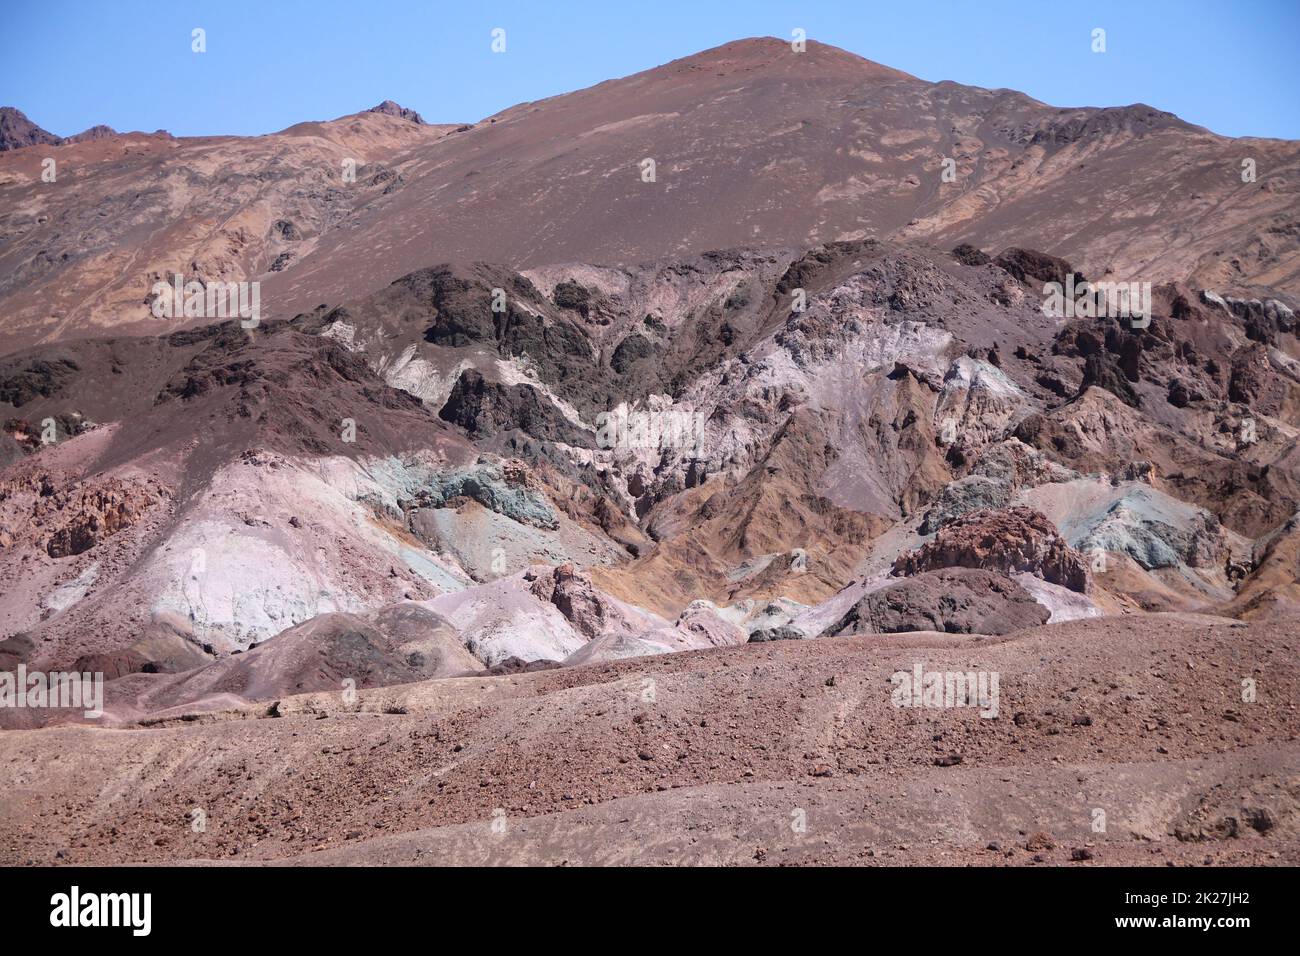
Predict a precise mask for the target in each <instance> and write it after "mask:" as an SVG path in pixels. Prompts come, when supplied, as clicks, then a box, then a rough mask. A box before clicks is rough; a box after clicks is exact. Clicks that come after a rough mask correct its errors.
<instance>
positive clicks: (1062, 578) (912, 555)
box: [894, 507, 1088, 592]
mask: <svg viewBox="0 0 1300 956" xmlns="http://www.w3.org/2000/svg"><path fill="white" fill-rule="evenodd" d="M954 567H957V568H987V569H990V570H995V571H1002V572H1003V573H1005V574H1012V573H1015V572H1019V571H1028V572H1030V573H1032V574H1036V575H1038V576H1039V577H1041V578H1042V579H1043V580H1044V581H1049V582H1051V583H1052V584H1059V585H1061V586H1062V587H1067V588H1069V589H1070V590H1072V591H1080V592H1083V591H1086V590H1087V589H1088V567H1087V564H1086V563H1085V562H1084V559H1083V557H1082V555H1080V554H1079V552H1077V551H1075V550H1074V549H1073V548H1071V547H1070V546H1069V545H1068V544H1066V543H1065V539H1064V538H1062V537H1061V535H1060V534H1059V533H1058V532H1057V530H1056V527H1055V526H1054V525H1053V524H1052V522H1050V521H1048V520H1047V518H1046V516H1044V515H1042V514H1040V513H1039V512H1037V511H1034V510H1033V509H1032V508H1020V507H1013V508H1007V509H1005V510H1001V511H995V510H990V509H985V510H981V511H972V512H971V513H970V514H967V515H963V516H962V517H960V518H958V519H956V520H955V521H953V522H951V523H950V524H948V525H946V526H944V527H943V528H941V529H940V530H939V533H938V534H937V535H936V536H935V539H934V540H933V541H931V542H929V543H928V544H925V545H923V546H922V547H920V548H918V549H917V550H916V551H912V552H909V553H907V554H903V555H900V556H899V557H898V559H897V560H896V561H895V562H894V573H895V574H902V575H912V574H919V573H921V572H923V571H933V570H935V569H937V568H954Z"/></svg>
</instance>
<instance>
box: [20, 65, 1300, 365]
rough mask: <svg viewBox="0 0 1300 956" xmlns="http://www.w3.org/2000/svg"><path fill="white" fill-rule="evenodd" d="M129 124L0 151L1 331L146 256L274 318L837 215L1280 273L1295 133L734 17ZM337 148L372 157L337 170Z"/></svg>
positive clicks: (84, 293)
mask: <svg viewBox="0 0 1300 956" xmlns="http://www.w3.org/2000/svg"><path fill="white" fill-rule="evenodd" d="M129 142H130V145H128V144H127V141H124V140H123V139H122V138H121V137H114V138H111V139H109V140H104V141H98V142H91V143H85V144H81V145H80V146H78V147H75V151H74V148H72V147H66V148H63V149H60V150H59V151H58V152H59V153H60V155H64V156H65V157H66V159H65V162H66V166H62V167H61V168H62V169H66V170H67V172H66V174H64V173H61V174H60V180H59V182H58V184H57V185H54V186H50V187H48V188H46V184H41V183H40V179H39V157H37V156H36V155H34V154H35V152H36V151H34V150H27V151H22V150H20V151H18V152H17V153H16V154H13V155H9V156H5V157H0V208H9V209H11V210H12V211H11V212H10V213H8V214H7V215H6V216H4V217H3V218H0V235H3V239H2V240H0V311H3V313H4V314H5V315H6V318H7V319H8V320H9V321H8V328H7V334H6V336H5V340H4V342H3V343H0V348H2V349H4V350H11V349H14V348H18V347H20V346H22V345H24V344H28V343H30V342H33V341H37V340H50V339H52V338H55V337H59V336H64V335H80V334H87V333H89V332H91V331H92V330H94V329H96V328H97V327H102V326H105V325H109V324H112V325H118V326H125V327H133V328H134V329H135V331H140V332H142V331H146V330H150V329H154V330H156V329H157V327H158V320H152V319H151V318H150V316H149V312H148V308H147V305H146V297H147V294H148V291H149V288H150V286H151V285H152V283H153V281H155V279H156V275H155V274H156V273H162V272H167V271H168V270H172V269H182V270H184V271H185V272H186V273H187V274H193V275H197V276H198V277H200V278H205V279H213V278H223V279H239V278H242V279H250V280H251V279H255V278H258V277H261V278H262V279H263V280H264V282H265V288H264V289H263V290H262V292H263V295H262V306H263V310H264V313H265V314H267V315H272V316H291V315H293V314H295V313H296V312H300V311H306V310H308V309H310V308H312V307H314V306H316V305H317V304H319V303H321V302H329V303H331V304H336V303H339V302H344V301H348V300H350V299H354V298H356V297H358V296H361V295H364V294H367V293H369V292H372V291H375V290H377V289H379V288H382V287H383V286H385V285H386V284H388V283H389V282H392V281H393V280H395V279H397V278H398V277H400V276H402V275H405V274H407V273H410V272H412V271H414V270H416V269H420V268H424V267H426V266H428V265H429V264H430V263H434V262H444V261H449V260H450V261H468V260H484V261H492V262H499V263H501V264H503V265H508V266H511V267H513V268H525V267H534V266H540V265H546V264H551V263H557V262H566V261H580V262H593V263H601V264H607V265H608V264H621V263H632V262H640V261H648V260H657V259H660V258H662V257H669V256H672V257H675V258H680V257H683V256H688V255H691V254H696V253H700V252H703V251H706V250H709V249H719V248H729V247H733V246H738V245H750V246H758V247H767V248H775V247H794V248H806V247H807V246H809V245H816V244H820V243H822V242H826V241H832V240H836V239H844V238H856V237H862V236H876V237H886V236H894V237H905V238H926V239H930V240H932V241H934V242H935V243H936V244H941V245H945V246H949V245H952V244H955V243H956V242H960V241H972V242H975V243H976V244H980V245H983V246H986V247H988V248H989V249H990V251H994V252H996V251H998V250H999V249H1001V248H1003V247H1004V246H1007V245H1020V246H1026V247H1030V248H1037V249H1042V250H1044V251H1046V252H1050V253H1054V254H1056V255H1061V256H1065V257H1066V258H1068V259H1069V260H1070V261H1071V262H1073V263H1074V264H1075V265H1076V266H1078V267H1080V268H1081V269H1082V270H1083V271H1085V272H1086V273H1088V274H1090V275H1102V274H1103V273H1105V271H1106V270H1107V269H1113V270H1114V273H1115V275H1116V276H1117V277H1133V278H1137V279H1145V280H1150V281H1153V282H1154V281H1160V280H1165V279H1191V280H1193V281H1195V282H1196V283H1197V284H1198V285H1199V286H1201V287H1209V288H1216V289H1221V290H1231V289H1234V288H1237V289H1245V288H1249V287H1253V286H1257V285H1270V286H1273V287H1275V288H1277V289H1281V290H1292V291H1295V290H1300V272H1298V269H1300V254H1298V250H1300V243H1297V241H1296V235H1297V228H1296V227H1297V222H1300V203H1298V201H1297V193H1296V191H1295V189H1296V187H1295V186H1294V185H1293V184H1294V183H1295V182H1296V181H1297V177H1296V175H1295V174H1296V172H1297V171H1298V170H1300V144H1296V143H1293V142H1287V141H1277V140H1256V139H1243V140H1233V139H1228V138H1225V137H1221V136H1216V135H1214V134H1212V133H1210V132H1208V131H1206V130H1203V129H1200V128H1197V127H1194V126H1191V125H1189V124H1187V123H1184V122H1183V121H1181V120H1179V119H1178V118H1177V117H1174V116H1172V115H1170V114H1167V113H1162V112H1159V111H1158V110H1155V109H1152V108H1150V107H1147V106H1142V105H1137V106H1130V107H1122V108H1107V109H1057V108H1054V107H1050V106H1047V105H1045V104H1042V103H1039V102H1037V101H1035V100H1033V99H1031V98H1029V97H1027V96H1024V95H1022V94H1020V93H1016V92H1014V91H1009V90H984V89H979V88H975V87H968V86H962V85H960V84H957V83H952V82H943V83H937V84H931V83H927V82H925V81H922V80H919V79H917V78H915V77H911V76H908V75H907V74H904V73H900V72H898V71H895V70H891V69H888V68H886V67H883V66H880V65H879V64H875V63H871V62H869V61H867V60H864V59H861V58H859V57H857V56H855V55H853V54H850V53H847V52H845V51H843V50H838V49H836V48H834V47H828V46H824V45H821V44H817V43H810V44H809V46H808V49H807V50H806V51H805V52H803V53H795V52H793V51H792V50H791V49H790V46H789V44H787V43H784V42H782V41H779V40H775V39H750V40H741V41H736V42H734V43H729V44H726V45H724V46H721V47H718V48H716V49H712V50H707V51H705V52H703V53H699V54H696V55H694V56H691V57H687V58H685V59H681V60H677V61H674V62H672V63H669V64H666V65H665V66H662V67H658V68H656V69H653V70H648V71H646V72H643V73H639V74H636V75H634V76H629V77H625V78H622V79H618V80H611V81H609V82H606V83H601V84H599V85H597V86H594V87H591V88H589V89H585V90H580V91H578V92H575V93H571V94H567V95H564V96H559V97H554V98H552V99H548V100H543V101H539V102H535V103H525V104H521V105H519V106H515V107H512V108H511V109H508V110H506V111H504V112H502V113H500V114H498V115H497V116H494V117H491V118H490V119H488V120H484V121H483V122H480V123H479V124H477V125H476V126H474V127H473V128H459V129H453V128H450V127H425V126H419V125H417V124H415V123H413V122H411V121H410V120H407V119H403V118H401V116H399V115H387V114H385V113H367V114H360V115H358V116H354V117H347V118H344V119H342V120H336V121H334V122H333V123H325V124H302V125H300V126H296V127H293V128H291V129H289V130H285V131H283V132H282V133H278V134H275V135H273V136H266V137H257V138H252V139H237V138H219V139H198V140H181V141H174V142H162V143H154V142H151V141H149V140H143V141H129ZM65 150H66V152H65ZM354 155H355V156H356V158H358V159H359V161H363V162H364V163H366V164H372V165H371V166H369V167H367V168H366V169H365V170H364V171H362V172H359V173H358V177H357V181H356V183H354V184H347V183H344V182H343V180H342V169H341V165H340V163H341V160H342V159H343V158H347V157H348V156H354ZM163 156H166V158H167V164H166V168H165V169H164V167H163V164H162V162H161V160H162V158H163ZM1245 158H1250V159H1253V160H1254V161H1255V164H1256V168H1257V170H1258V181H1257V182H1255V183H1243V182H1242V181H1241V163H1242V160H1243V159H1245ZM645 159H653V160H654V161H655V175H654V181H653V182H645V181H643V178H642V177H643V174H642V161H643V160H645ZM944 159H951V160H953V161H954V162H955V165H954V166H953V169H954V171H955V174H956V177H955V181H954V182H951V183H945V182H943V177H942V175H941V174H942V172H943V169H944V162H943V161H944ZM92 162H93V163H94V164H95V165H94V166H93V169H86V168H85V167H86V165H87V164H89V163H92ZM91 173H93V175H90V174H91ZM281 223H288V224H289V225H288V226H282V225H280V224H281ZM503 223H509V228H503V227H502V224H503ZM168 327H169V328H170V327H172V326H168ZM101 331H102V330H101Z"/></svg>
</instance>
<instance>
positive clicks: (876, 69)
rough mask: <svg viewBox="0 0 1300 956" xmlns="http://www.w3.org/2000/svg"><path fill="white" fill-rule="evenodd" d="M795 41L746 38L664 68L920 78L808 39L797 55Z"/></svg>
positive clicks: (685, 58)
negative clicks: (781, 70) (808, 71)
mask: <svg viewBox="0 0 1300 956" xmlns="http://www.w3.org/2000/svg"><path fill="white" fill-rule="evenodd" d="M793 43H794V40H793V38H789V39H782V38H781V37H771V36H767V37H746V38H744V39H741V40H731V41H730V42H728V43H723V44H721V45H719V46H715V47H710V48H709V49H707V50H701V51H700V52H699V53H693V54H691V55H690V56H686V57H682V58H681V59H678V60H673V61H672V62H671V63H667V64H665V65H664V67H662V68H661V69H667V70H671V71H674V72H680V71H692V70H710V71H712V72H715V73H718V74H719V75H726V74H730V73H748V72H750V71H752V70H757V69H763V68H781V67H789V68H791V69H807V68H808V67H815V68H817V69H818V70H819V71H829V72H832V73H843V74H846V75H847V74H858V75H864V76H868V77H871V76H875V77H878V78H881V79H906V80H915V79H916V77H914V76H912V75H911V74H909V73H904V72H903V71H902V70H895V69H893V68H892V67H888V66H885V65H884V64H882V63H877V62H875V61H874V60H868V59H866V58H865V57H861V56H858V55H857V54H856V53H851V52H849V51H848V50H845V49H841V48H840V47H837V46H831V45H830V44H828V43H821V42H819V41H817V40H812V39H808V40H806V41H805V43H804V48H803V49H802V51H799V52H796V51H795V49H794V46H793Z"/></svg>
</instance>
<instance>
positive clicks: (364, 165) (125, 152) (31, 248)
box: [0, 112, 455, 352]
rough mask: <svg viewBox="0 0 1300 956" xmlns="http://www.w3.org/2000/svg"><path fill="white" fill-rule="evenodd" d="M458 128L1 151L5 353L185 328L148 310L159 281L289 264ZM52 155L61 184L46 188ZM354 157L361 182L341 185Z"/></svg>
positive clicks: (364, 127)
mask: <svg viewBox="0 0 1300 956" xmlns="http://www.w3.org/2000/svg"><path fill="white" fill-rule="evenodd" d="M104 129H105V130H106V129H107V128H104ZM454 129H455V127H451V126H424V125H420V124H418V123H415V122H413V121H411V120H410V119H407V118H403V117H401V116H397V115H389V114H388V113H385V112H366V113H358V114H356V115H353V116H345V117H342V118H340V119H337V120H332V121H330V122H325V123H300V124H298V125H296V126H292V127H290V128H289V129H286V130H282V131H281V132H279V133H273V134H271V135H269V136H257V137H233V136H217V137H197V138H188V139H175V138H173V137H171V136H169V135H167V134H165V133H156V134H143V133H127V134H121V135H119V134H114V133H112V131H107V132H104V133H103V134H102V135H96V133H95V131H94V130H90V131H87V133H85V134H81V135H80V136H77V137H71V138H69V139H67V140H64V141H63V142H62V144H60V145H57V146H54V145H50V146H45V147H42V148H40V149H17V150H13V151H10V152H5V153H2V154H0V315H2V316H3V317H4V319H5V330H4V334H3V336H0V351H3V352H11V351H14V350H16V349H18V348H21V347H22V346H24V345H27V344H31V343H33V342H51V341H57V340H60V339H63V338H68V337H74V338H84V337H87V336H92V335H103V334H105V333H107V332H110V331H112V332H124V333H127V334H131V335H157V334H159V333H161V332H166V331H169V330H172V329H175V328H177V327H179V325H181V324H182V323H183V321H184V320H182V319H177V320H170V319H163V320H160V319H157V318H154V317H153V315H152V314H151V312H150V308H149V302H150V292H151V290H152V287H153V284H154V283H155V282H157V281H159V280H165V281H171V277H172V276H173V275H174V274H176V273H181V274H183V275H184V276H185V277H186V279H187V280H188V279H198V280H200V281H204V282H210V281H215V280H220V281H242V280H252V279H256V278H257V277H258V276H259V275H263V274H266V273H270V272H272V271H273V270H277V269H282V268H284V267H285V266H286V265H287V264H289V263H292V262H293V261H295V259H296V258H298V257H301V256H302V255H303V254H304V253H305V251H306V250H307V249H310V248H312V247H313V246H314V245H315V244H316V242H317V241H319V238H320V236H321V235H322V234H324V233H325V232H327V231H329V230H330V229H332V228H335V227H336V226H338V225H339V224H340V223H342V222H345V221H347V219H348V217H349V216H350V215H351V214H352V212H353V210H354V209H356V208H357V207H358V206H360V205H363V204H365V203H367V202H370V201H373V200H374V199H375V198H376V197H378V196H381V195H382V194H383V193H384V191H385V190H387V189H390V188H394V184H396V183H400V181H401V172H400V170H399V169H397V168H395V167H394V166H393V165H392V164H391V163H392V160H393V157H395V156H396V155H397V154H398V153H400V152H402V151H403V150H405V149H407V148H408V147H410V146H412V145H414V144H416V143H421V142H434V141H436V140H438V139H440V138H442V137H443V136H446V135H448V134H449V133H450V132H451V131H452V130H454ZM47 159H53V160H54V164H55V165H54V167H53V170H54V181H53V182H45V181H43V180H42V172H43V170H44V169H46V168H47V167H45V166H43V162H44V161H45V160H47ZM348 160H352V161H354V162H355V174H356V175H355V182H353V183H344V182H343V178H342V177H343V171H344V163H345V161H348ZM313 304H314V303H313ZM266 311H267V310H266V309H265V307H263V314H265V313H266Z"/></svg>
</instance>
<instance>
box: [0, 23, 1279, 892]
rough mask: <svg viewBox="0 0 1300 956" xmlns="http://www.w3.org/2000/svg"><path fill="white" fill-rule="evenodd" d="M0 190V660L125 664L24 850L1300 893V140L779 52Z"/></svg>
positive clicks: (5, 835)
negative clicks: (986, 678)
mask: <svg viewBox="0 0 1300 956" xmlns="http://www.w3.org/2000/svg"><path fill="white" fill-rule="evenodd" d="M0 147H3V149H0V317H3V332H2V333H0V422H2V423H3V430H2V431H0V580H3V581H4V582H5V584H4V587H3V594H2V595H0V672H16V670H17V668H18V667H20V666H21V667H23V668H25V669H26V670H27V671H42V672H53V671H69V670H76V671H78V672H88V673H102V674H103V675H104V677H105V680H106V684H105V687H104V693H105V700H104V713H103V714H102V716H99V717H98V718H86V717H84V716H83V715H82V713H81V712H80V711H76V710H71V709H48V708H47V709H35V708H13V707H2V708H0V728H3V729H0V768H3V779H4V781H5V785H4V786H3V787H2V788H0V862H4V863H7V864H11V865H12V864H26V863H36V864H58V863H95V864H98V863H120V862H167V861H194V862H226V863H229V862H257V863H270V862H277V863H289V864H313V863H316V864H369V863H485V862H486V863H542V864H562V863H569V864H581V863H589V864H592V863H719V864H778V863H790V864H816V863H834V864H913V863H916V864H999V865H1002V864H1006V865H1019V864H1025V865H1038V864H1049V865H1050V864H1063V865H1072V866H1087V865H1098V864H1152V865H1154V864H1160V865H1163V864H1167V863H1176V864H1184V863H1185V864H1196V865H1204V864H1242V863H1291V864H1294V863H1296V862H1300V852H1298V851H1300V744H1298V743H1297V731H1298V730H1300V713H1298V712H1297V688H1298V687H1300V673H1297V671H1298V670H1300V654H1298V653H1297V652H1298V651H1300V586H1298V584H1297V572H1298V570H1300V568H1298V564H1300V519H1298V518H1297V516H1296V515H1297V508H1298V507H1300V452H1298V451H1297V434H1298V432H1297V429H1298V428H1300V340H1298V339H1297V326H1296V320H1295V311H1294V310H1295V308H1296V307H1297V305H1298V300H1300V271H1298V270H1300V199H1298V198H1297V197H1298V193H1297V190H1300V144H1297V143H1295V142H1287V141H1278V140H1241V139H1229V138H1225V137H1221V136H1218V135H1216V134H1214V133H1212V132H1210V131H1207V130H1204V129H1201V128H1198V127H1195V126H1192V125H1190V124H1188V123H1185V122H1183V121H1182V120H1180V119H1179V118H1177V117H1175V116H1172V115H1170V114H1167V113H1162V112H1160V111H1158V110H1156V109H1153V108H1151V107H1148V106H1143V105H1140V104H1139V105H1134V106H1129V107H1122V108H1106V109H1090V108H1078V109H1075V108H1069V109H1063V108H1058V107H1054V106H1047V105H1045V104H1042V103H1038V102H1036V101H1034V100H1032V99H1030V98H1028V97H1026V96H1024V95H1022V94H1019V93H1015V92H1013V91H1009V90H983V89H977V88H973V87H966V86H961V85H959V84H956V83H951V82H944V83H937V84H932V83H927V82H924V81H922V80H919V79H917V78H915V77H911V76H908V75H906V74H903V73H900V72H898V71H895V70H891V69H888V68H886V67H883V66H880V65H878V64H874V63H871V62H868V61H866V60H862V59H860V58H858V57H856V56H854V55H852V54H849V53H846V52H844V51H841V50H837V49H835V48H832V47H827V46H822V45H819V44H815V43H810V44H809V45H808V49H807V50H806V51H805V52H803V53H795V52H794V51H792V50H791V48H790V46H789V45H788V44H786V43H783V42H780V41H777V40H770V39H768V40H743V41H738V42H735V43H731V44H727V45H725V46H723V47H719V48H717V49H714V50H709V51H705V52H703V53H700V54H697V55H696V56H692V57H688V58H686V59H683V60H679V61H675V62H673V63H670V64H667V65H665V66H663V67H659V68H657V69H654V70H650V71H647V72H645V73H641V74H637V75H635V76H631V77H626V78H623V79H618V80H611V81H609V82H607V83H603V84H600V85H599V86H596V87H592V88H590V89H587V90H582V91H579V92H576V93H572V94H568V95H565V96H560V97H555V98H553V99H550V100H545V101H541V102H536V103H526V104H522V105H520V106H517V107H514V108H512V109H509V110H506V111H505V112H503V113H501V114H498V115H497V116H494V117H489V118H488V119H485V120H482V121H480V122H477V123H473V122H466V123H463V124H458V125H447V126H431V125H427V124H425V123H424V122H423V121H422V120H421V118H420V117H419V116H418V115H417V114H415V113H413V112H411V111H410V110H406V109H403V108H402V107H400V106H398V105H397V104H394V103H384V104H381V105H380V106H379V107H376V108H375V109H373V110H369V111H366V112H363V113H357V114H354V115H350V116H345V117H343V118H341V119H337V120H331V121H325V122H305V123H302V124H299V125H297V126H294V127H291V128H289V129H287V130H283V131H281V132H279V133H274V134H271V135H267V136H262V137H250V138H237V137H211V138H185V139H176V138H173V137H171V136H170V135H169V134H167V133H165V132H163V131H159V132H156V133H149V134H143V133H126V134H119V133H116V132H114V131H112V130H109V129H107V128H102V127H96V128H95V129H93V130H90V131H87V133H85V134H81V135H78V136H73V137H69V138H66V139H61V138H59V137H55V136H53V135H52V134H49V133H48V132H46V131H44V130H42V129H40V128H39V127H38V126H36V125H35V124H34V123H33V122H32V121H31V120H28V119H27V118H26V117H25V116H23V114H21V113H20V112H18V111H17V110H16V109H5V110H0ZM49 157H53V158H54V159H55V160H56V162H57V168H58V169H59V174H58V177H57V180H56V181H55V182H52V183H46V182H42V179H41V170H42V161H43V160H44V159H46V158H49ZM647 158H651V159H654V160H655V175H654V176H653V177H651V178H650V179H647V178H646V176H645V172H644V170H645V167H644V165H643V161H644V160H645V159H647ZM1243 158H1252V159H1254V160H1255V162H1256V166H1257V169H1258V171H1259V175H1258V179H1257V181H1251V182H1245V181H1243V178H1242V176H1241V170H1242V160H1243ZM946 160H953V161H954V162H953V163H952V164H951V166H950V165H949V164H948V163H946V162H945V161H946ZM349 164H351V165H349ZM350 168H351V169H354V170H355V174H356V175H355V177H354V178H349V176H348V175H347V171H348V170H349V169H350ZM947 168H951V169H954V170H955V178H954V179H953V181H951V182H949V181H947V180H946V179H945V177H944V176H943V170H945V169H947ZM176 274H180V275H183V277H184V279H185V280H186V281H189V280H197V281H199V282H244V281H248V282H257V283H258V285H259V288H260V301H261V313H260V315H259V316H258V317H257V320H256V321H241V320H240V319H237V318H236V319H226V318H217V317H209V318H208V319H204V318H202V317H199V316H190V317H189V318H186V317H184V316H183V315H181V316H178V317H176V318H174V319H169V318H157V317H155V314H154V313H155V311H157V310H156V309H155V308H154V306H155V305H156V302H155V298H156V295H157V293H156V292H155V291H153V290H154V289H155V283H158V282H159V281H162V282H164V284H166V283H169V282H170V281H171V277H172V276H173V275H176ZM1071 276H1074V277H1076V278H1077V279H1078V281H1082V280H1083V278H1085V277H1086V278H1088V279H1092V280H1094V281H1124V282H1129V281H1133V282H1141V283H1149V284H1150V290H1151V309H1150V314H1149V315H1148V316H1145V317H1143V318H1142V319H1141V320H1135V319H1134V318H1133V317H1131V316H1117V315H1114V314H1108V313H1107V311H1106V310H1105V309H1093V308H1091V306H1092V305H1095V304H1096V300H1086V301H1085V300H1081V301H1080V304H1081V308H1080V310H1079V311H1078V312H1076V313H1073V314H1070V315H1066V316H1054V315H1049V314H1046V313H1045V312H1044V309H1043V308H1042V306H1043V304H1044V288H1045V286H1047V285H1048V284H1050V283H1061V284H1063V285H1064V284H1065V283H1067V281H1070V278H1069V277H1071ZM917 668H919V669H921V670H923V671H925V672H941V673H954V672H960V673H970V674H972V675H974V674H983V675H995V676H996V678H997V680H998V691H997V693H998V695H999V696H998V698H997V700H996V706H995V707H993V708H992V710H993V711H995V712H993V713H989V712H988V711H989V708H988V707H985V708H983V709H981V708H980V707H952V706H948V707H932V706H921V707H908V706H903V707H900V706H897V700H896V694H895V691H896V689H897V687H896V684H897V680H896V679H894V675H896V674H899V673H903V674H911V673H913V671H914V669H917ZM982 710H983V712H982ZM200 824H201V825H200Z"/></svg>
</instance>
